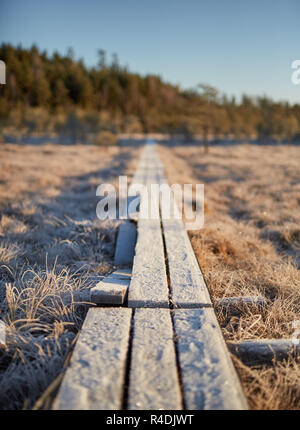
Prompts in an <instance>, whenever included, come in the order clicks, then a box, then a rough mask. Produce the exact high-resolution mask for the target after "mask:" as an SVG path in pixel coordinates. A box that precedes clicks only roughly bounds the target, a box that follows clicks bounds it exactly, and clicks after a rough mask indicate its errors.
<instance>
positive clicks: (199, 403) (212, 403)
mask: <svg viewBox="0 0 300 430" xmlns="http://www.w3.org/2000/svg"><path fill="white" fill-rule="evenodd" d="M173 313H174V324H175V334H176V337H177V350H178V354H179V364H180V369H181V377H182V383H183V391H184V398H185V404H186V407H187V409H207V410H210V409H247V402H246V400H245V397H244V393H243V391H242V388H241V385H240V382H239V380H238V377H237V374H236V372H235V369H234V367H233V364H232V361H231V358H230V354H229V352H228V350H227V348H226V344H225V342H224V339H223V336H222V333H221V330H220V327H219V324H218V322H217V319H216V317H215V314H214V311H213V309H210V308H202V309H175V310H174V311H173Z"/></svg>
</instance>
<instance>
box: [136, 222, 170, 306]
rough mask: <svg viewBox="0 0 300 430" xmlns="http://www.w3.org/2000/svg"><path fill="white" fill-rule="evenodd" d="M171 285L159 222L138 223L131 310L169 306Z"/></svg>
mask: <svg viewBox="0 0 300 430" xmlns="http://www.w3.org/2000/svg"><path fill="white" fill-rule="evenodd" d="M168 294H169V290H168V283H167V275H166V268H165V259H164V250H163V240H162V234H161V228H160V222H159V220H153V221H151V220H139V222H138V237H137V244H136V247H135V257H134V263H133V271H132V278H131V282H130V286H129V293H128V306H129V307H166V308H167V307H169V300H168Z"/></svg>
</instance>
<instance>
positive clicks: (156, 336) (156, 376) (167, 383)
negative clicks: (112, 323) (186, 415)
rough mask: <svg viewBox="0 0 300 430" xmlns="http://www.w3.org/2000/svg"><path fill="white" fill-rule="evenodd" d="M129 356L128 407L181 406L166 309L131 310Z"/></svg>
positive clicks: (168, 407)
mask: <svg viewBox="0 0 300 430" xmlns="http://www.w3.org/2000/svg"><path fill="white" fill-rule="evenodd" d="M131 357H132V358H131V366H130V380H129V390H128V408H129V409H147V410H149V409H154V410H155V409H169V410H170V409H182V401H181V394H180V388H179V381H178V373H177V368H176V356H175V348H174V341H173V328H172V321H171V316H170V311H169V310H168V309H136V310H135V314H134V326H133V342H132V354H131Z"/></svg>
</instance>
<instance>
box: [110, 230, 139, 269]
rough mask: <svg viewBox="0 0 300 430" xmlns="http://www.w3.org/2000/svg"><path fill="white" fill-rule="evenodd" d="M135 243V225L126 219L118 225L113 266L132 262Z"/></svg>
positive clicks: (127, 264)
mask: <svg viewBox="0 0 300 430" xmlns="http://www.w3.org/2000/svg"><path fill="white" fill-rule="evenodd" d="M135 243H136V225H135V224H134V223H133V222H129V221H126V222H124V223H122V224H121V225H120V227H119V232H118V237H117V243H116V250H115V256H114V264H115V266H131V265H132V263H133V257H134V249H135Z"/></svg>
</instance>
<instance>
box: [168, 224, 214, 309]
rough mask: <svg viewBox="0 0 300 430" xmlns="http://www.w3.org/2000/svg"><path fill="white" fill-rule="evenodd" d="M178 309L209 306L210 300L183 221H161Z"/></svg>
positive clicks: (172, 292) (173, 300) (172, 288)
mask: <svg viewBox="0 0 300 430" xmlns="http://www.w3.org/2000/svg"><path fill="white" fill-rule="evenodd" d="M162 225H163V233H164V238H165V245H166V254H167V258H168V268H169V276H170V288H171V297H172V304H173V306H174V307H175V308H198V307H201V306H210V305H211V299H210V296H209V293H208V289H207V287H206V284H205V281H204V278H203V275H202V272H201V270H200V267H199V264H198V261H197V258H196V256H195V253H194V250H193V249H192V246H191V242H190V239H189V237H188V236H187V233H186V231H185V229H184V226H183V223H182V221H181V220H164V219H163V220H162Z"/></svg>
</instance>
